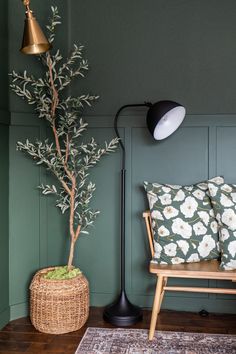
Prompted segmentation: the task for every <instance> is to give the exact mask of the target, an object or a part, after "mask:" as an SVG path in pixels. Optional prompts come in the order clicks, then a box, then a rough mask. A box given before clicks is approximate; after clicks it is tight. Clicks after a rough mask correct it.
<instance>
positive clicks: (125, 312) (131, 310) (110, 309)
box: [103, 103, 152, 326]
mask: <svg viewBox="0 0 236 354" xmlns="http://www.w3.org/2000/svg"><path fill="white" fill-rule="evenodd" d="M151 105H152V104H151V103H141V104H140V103H138V104H129V105H125V106H122V107H121V108H120V109H119V110H118V112H117V113H116V115H115V119H114V129H115V132H116V136H117V137H118V138H119V143H120V146H121V149H122V166H121V175H120V178H121V179H120V294H119V296H118V298H117V299H116V301H115V302H114V303H112V304H111V305H108V306H107V307H106V308H105V310H104V314H103V318H104V319H105V320H106V321H108V322H110V323H111V324H113V325H115V326H131V325H133V324H135V323H136V322H138V321H140V320H141V319H142V312H141V309H140V308H139V307H138V306H135V305H133V304H132V303H131V302H130V301H129V299H128V297H127V295H126V292H125V187H126V169H125V156H126V154H125V146H124V143H123V141H122V139H121V137H120V134H119V131H118V127H117V124H118V119H119V116H120V113H121V111H122V110H123V109H125V108H128V107H150V106H151Z"/></svg>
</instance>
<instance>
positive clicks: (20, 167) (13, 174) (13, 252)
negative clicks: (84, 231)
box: [9, 126, 40, 305]
mask: <svg viewBox="0 0 236 354" xmlns="http://www.w3.org/2000/svg"><path fill="white" fill-rule="evenodd" d="M39 135H40V132H39V127H35V126H31V127H30V126H18V127H15V126H11V128H10V180H9V183H10V202H9V203H10V208H9V210H10V224H9V225H10V228H9V233H10V304H11V305H13V304H14V305H19V304H21V303H24V302H25V301H26V299H27V294H28V292H27V288H28V286H29V281H30V279H31V277H32V275H33V273H34V272H35V271H36V270H37V269H39V267H40V252H39V250H40V237H39V232H40V224H39V220H40V198H39V191H38V190H37V188H36V187H37V185H39V181H40V179H39V172H40V169H39V168H37V167H36V166H35V165H34V164H32V161H31V160H30V159H29V158H28V157H27V156H25V155H24V154H23V153H22V152H20V151H16V142H17V141H24V140H25V139H26V138H29V140H31V139H32V140H33V139H34V138H36V137H39Z"/></svg>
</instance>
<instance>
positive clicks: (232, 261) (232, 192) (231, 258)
mask: <svg viewBox="0 0 236 354" xmlns="http://www.w3.org/2000/svg"><path fill="white" fill-rule="evenodd" d="M208 188H209V192H210V197H211V200H212V205H213V209H214V212H215V215H216V219H217V221H218V223H219V226H220V228H219V238H220V251H221V267H222V268H223V269H225V270H233V269H236V185H234V184H223V185H221V186H219V185H217V184H215V183H214V182H212V181H211V182H209V184H208Z"/></svg>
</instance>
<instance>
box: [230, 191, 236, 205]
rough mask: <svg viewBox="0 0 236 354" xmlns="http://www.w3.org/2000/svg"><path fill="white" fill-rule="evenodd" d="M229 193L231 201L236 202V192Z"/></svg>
mask: <svg viewBox="0 0 236 354" xmlns="http://www.w3.org/2000/svg"><path fill="white" fill-rule="evenodd" d="M230 195H231V198H232V200H233V202H234V203H236V193H230Z"/></svg>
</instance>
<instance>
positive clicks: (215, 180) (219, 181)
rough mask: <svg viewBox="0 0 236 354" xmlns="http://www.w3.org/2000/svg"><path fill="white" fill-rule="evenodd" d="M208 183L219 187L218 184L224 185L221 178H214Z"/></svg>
mask: <svg viewBox="0 0 236 354" xmlns="http://www.w3.org/2000/svg"><path fill="white" fill-rule="evenodd" d="M210 182H213V183H216V184H218V185H220V184H223V183H224V178H223V177H214V178H212V179H211V180H210Z"/></svg>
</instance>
